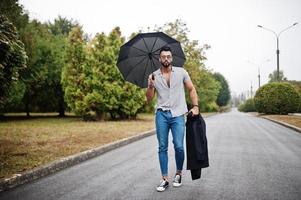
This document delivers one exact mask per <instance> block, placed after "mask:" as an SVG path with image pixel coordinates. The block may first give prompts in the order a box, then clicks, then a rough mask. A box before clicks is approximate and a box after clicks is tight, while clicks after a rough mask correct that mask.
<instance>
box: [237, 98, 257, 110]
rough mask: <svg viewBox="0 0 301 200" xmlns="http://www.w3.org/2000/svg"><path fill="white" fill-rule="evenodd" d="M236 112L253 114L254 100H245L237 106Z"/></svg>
mask: <svg viewBox="0 0 301 200" xmlns="http://www.w3.org/2000/svg"><path fill="white" fill-rule="evenodd" d="M238 110H239V111H240V112H255V111H256V109H255V104H254V99H253V98H252V99H247V100H246V101H245V102H243V103H242V104H240V105H239V107H238Z"/></svg>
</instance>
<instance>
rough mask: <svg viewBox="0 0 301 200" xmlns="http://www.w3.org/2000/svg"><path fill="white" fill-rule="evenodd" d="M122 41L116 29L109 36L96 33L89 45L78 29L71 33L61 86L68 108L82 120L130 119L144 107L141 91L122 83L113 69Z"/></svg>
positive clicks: (142, 92)
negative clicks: (85, 42)
mask: <svg viewBox="0 0 301 200" xmlns="http://www.w3.org/2000/svg"><path fill="white" fill-rule="evenodd" d="M123 42H124V41H123V38H122V37H121V33H120V30H119V28H118V27H117V28H115V29H113V30H112V32H111V33H110V34H109V35H105V34H104V33H101V34H97V35H96V36H95V37H94V38H93V39H92V40H91V42H90V43H88V44H84V42H83V34H82V31H81V30H80V29H79V28H77V29H73V30H72V31H71V33H70V35H69V45H68V48H67V65H66V66H65V68H64V70H63V75H62V83H63V86H64V90H65V99H66V101H67V103H68V105H69V107H70V108H71V110H72V111H74V112H75V113H76V114H78V115H80V116H83V118H84V119H87V120H90V119H94V118H102V117H104V115H105V114H106V113H109V114H110V116H111V118H112V119H116V118H132V117H135V116H136V115H137V113H138V111H139V109H141V107H142V106H143V105H144V102H145V96H144V91H143V90H142V89H140V88H138V87H136V86H135V85H133V84H131V83H128V82H125V81H124V79H123V78H122V76H121V74H120V72H119V70H118V68H117V66H116V60H117V56H118V53H119V49H120V46H121V45H122V43H123Z"/></svg>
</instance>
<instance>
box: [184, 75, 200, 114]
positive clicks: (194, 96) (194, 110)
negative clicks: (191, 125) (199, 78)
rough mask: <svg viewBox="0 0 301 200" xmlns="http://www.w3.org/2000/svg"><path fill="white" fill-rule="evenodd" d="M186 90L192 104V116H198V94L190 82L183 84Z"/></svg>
mask: <svg viewBox="0 0 301 200" xmlns="http://www.w3.org/2000/svg"><path fill="white" fill-rule="evenodd" d="M184 84H185V87H186V89H187V90H188V91H189V96H190V99H191V102H192V106H193V107H192V109H191V110H190V111H192V113H193V115H198V114H199V104H198V94H197V92H196V89H195V87H194V85H193V83H192V81H191V80H187V81H185V82H184Z"/></svg>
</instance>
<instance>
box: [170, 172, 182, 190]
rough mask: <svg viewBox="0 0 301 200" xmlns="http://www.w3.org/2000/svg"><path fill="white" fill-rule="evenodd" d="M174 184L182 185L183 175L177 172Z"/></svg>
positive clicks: (176, 185)
mask: <svg viewBox="0 0 301 200" xmlns="http://www.w3.org/2000/svg"><path fill="white" fill-rule="evenodd" d="M172 185H173V186H174V187H180V186H181V185H182V176H181V175H179V174H176V175H175V177H174V179H173V183H172Z"/></svg>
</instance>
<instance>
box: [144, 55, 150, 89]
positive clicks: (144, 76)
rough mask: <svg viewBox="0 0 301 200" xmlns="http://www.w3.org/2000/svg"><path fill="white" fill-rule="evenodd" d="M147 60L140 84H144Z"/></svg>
mask: <svg viewBox="0 0 301 200" xmlns="http://www.w3.org/2000/svg"><path fill="white" fill-rule="evenodd" d="M148 62H149V59H147V63H146V67H145V69H144V73H143V76H142V85H143V84H144V78H145V73H146V69H147V65H148Z"/></svg>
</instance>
